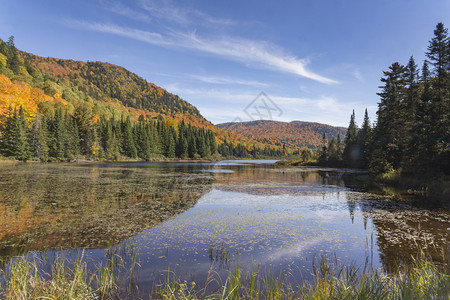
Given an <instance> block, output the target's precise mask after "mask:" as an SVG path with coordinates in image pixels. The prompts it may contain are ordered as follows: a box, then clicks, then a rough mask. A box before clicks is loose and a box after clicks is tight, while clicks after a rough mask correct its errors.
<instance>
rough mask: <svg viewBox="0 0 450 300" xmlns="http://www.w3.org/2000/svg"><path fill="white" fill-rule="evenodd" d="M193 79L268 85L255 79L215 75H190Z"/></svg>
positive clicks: (260, 85)
mask: <svg viewBox="0 0 450 300" xmlns="http://www.w3.org/2000/svg"><path fill="white" fill-rule="evenodd" d="M191 77H192V78H193V79H196V80H200V81H203V82H206V83H214V84H239V85H247V86H254V87H268V86H269V85H268V84H267V83H264V82H260V81H256V80H243V79H236V78H228V77H215V76H201V75H192V76H191Z"/></svg>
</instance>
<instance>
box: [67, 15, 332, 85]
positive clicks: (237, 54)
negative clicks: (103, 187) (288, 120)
mask: <svg viewBox="0 0 450 300" xmlns="http://www.w3.org/2000/svg"><path fill="white" fill-rule="evenodd" d="M68 23H69V24H70V25H72V26H75V27H77V28H80V29H84V30H92V31H97V32H103V33H109V34H115V35H119V36H122V37H127V38H131V39H135V40H138V41H142V42H146V43H149V44H153V45H158V46H163V47H170V48H175V49H180V48H184V49H189V50H196V51H200V52H205V53H209V54H213V55H217V56H219V57H222V58H227V59H230V60H233V61H239V62H243V63H245V64H247V65H251V66H254V67H257V68H265V69H270V70H273V71H278V72H284V73H290V74H295V75H298V76H302V77H306V78H309V79H312V80H315V81H318V82H321V83H325V84H334V83H337V81H336V80H333V79H330V78H327V77H324V76H321V75H319V74H316V73H314V72H312V71H310V70H308V69H307V68H306V65H307V64H308V63H309V61H308V60H306V59H299V58H296V57H295V56H289V55H286V54H284V53H283V52H284V51H283V50H282V49H281V48H279V47H277V46H275V45H271V44H270V43H267V42H261V41H253V40H248V39H243V38H236V37H222V38H219V39H208V38H203V37H200V36H198V35H197V34H196V33H195V32H190V33H186V32H182V31H179V30H172V31H168V32H167V33H166V34H165V35H163V34H161V33H158V32H150V31H145V30H140V29H134V28H130V27H123V26H119V25H115V24H105V23H96V22H94V23H92V22H86V21H78V20H69V21H68Z"/></svg>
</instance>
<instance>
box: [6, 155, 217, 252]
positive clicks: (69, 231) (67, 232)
mask: <svg viewBox="0 0 450 300" xmlns="http://www.w3.org/2000/svg"><path fill="white" fill-rule="evenodd" d="M174 171H177V172H174ZM212 182H213V179H212V177H211V176H209V175H207V174H192V173H188V172H186V170H183V169H176V170H175V169H173V168H171V167H167V168H166V167H161V168H158V167H152V168H137V167H124V166H107V165H104V166H100V165H88V166H82V165H73V164H72V165H63V164H50V165H44V164H39V165H37V164H31V165H14V166H13V165H11V166H8V167H2V172H1V173H0V195H1V196H0V200H1V202H0V251H1V252H2V253H1V254H2V255H3V256H5V255H6V256H8V255H14V254H17V252H18V251H19V249H22V250H23V251H30V250H41V249H48V248H73V247H105V246H106V245H108V244H116V243H118V242H120V241H122V240H124V239H126V238H129V237H131V236H134V235H136V234H137V233H139V232H140V231H142V230H144V229H146V228H148V227H150V226H152V225H155V224H157V223H159V222H161V221H163V220H165V219H167V218H169V217H171V216H173V215H175V214H178V213H180V212H183V211H185V210H187V209H189V208H190V207H192V206H193V205H194V204H195V203H196V201H197V200H198V199H199V198H200V197H201V196H202V195H203V194H204V193H206V192H207V191H208V190H209V189H210V187H211V184H212Z"/></svg>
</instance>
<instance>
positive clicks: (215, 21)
mask: <svg viewBox="0 0 450 300" xmlns="http://www.w3.org/2000/svg"><path fill="white" fill-rule="evenodd" d="M139 5H140V7H141V8H142V9H144V10H145V11H146V12H147V13H149V14H150V15H152V16H153V17H154V18H158V19H163V20H166V21H169V22H174V23H177V24H178V25H183V26H186V25H193V24H195V25H197V26H198V25H205V26H210V25H218V26H230V25H235V24H236V22H235V21H233V20H230V19H223V18H215V17H212V16H210V15H208V14H205V13H203V12H202V11H199V10H197V9H194V8H190V7H179V6H175V5H174V4H173V3H172V1H169V0H140V1H139Z"/></svg>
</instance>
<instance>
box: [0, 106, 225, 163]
mask: <svg viewBox="0 0 450 300" xmlns="http://www.w3.org/2000/svg"><path fill="white" fill-rule="evenodd" d="M3 118H4V121H3V125H2V127H1V130H0V133H1V135H0V154H1V155H3V156H5V157H12V158H15V159H18V160H21V161H27V160H29V159H32V158H36V159H40V160H42V161H52V160H59V161H67V160H72V159H77V158H81V157H83V158H88V159H93V160H103V159H106V160H113V161H115V160H120V159H124V158H125V159H126V158H131V159H142V160H151V159H155V158H182V159H189V158H191V159H200V158H211V157H212V156H214V155H217V153H218V151H217V142H216V136H215V134H214V133H213V132H212V131H210V130H205V129H203V128H198V127H193V126H191V125H190V124H186V123H185V122H184V121H181V122H180V123H179V124H178V126H177V130H176V129H175V126H170V125H167V124H166V122H165V121H164V119H162V118H160V119H156V120H154V119H151V120H146V119H145V118H144V117H141V118H139V121H138V122H132V121H131V119H130V118H129V117H127V118H126V119H123V118H122V119H120V120H116V119H114V118H112V119H109V120H107V119H105V118H100V119H98V120H97V122H92V115H90V113H89V111H88V110H86V109H83V108H79V109H77V110H76V111H75V113H74V114H73V115H72V114H69V113H67V112H63V110H62V109H58V110H57V111H56V112H55V114H54V115H53V116H46V115H41V114H39V113H37V114H36V116H35V117H34V119H33V120H32V122H31V124H28V121H27V118H25V114H24V111H23V108H22V107H20V108H19V109H17V108H12V107H11V106H10V108H9V113H8V114H7V115H6V116H3Z"/></svg>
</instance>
